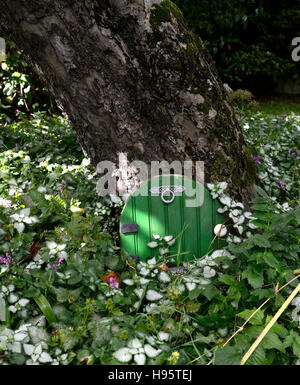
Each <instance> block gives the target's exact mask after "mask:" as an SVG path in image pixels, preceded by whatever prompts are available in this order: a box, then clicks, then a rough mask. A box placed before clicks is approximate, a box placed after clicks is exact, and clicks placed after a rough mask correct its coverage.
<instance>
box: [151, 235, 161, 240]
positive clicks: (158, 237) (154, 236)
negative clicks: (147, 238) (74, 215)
mask: <svg viewBox="0 0 300 385" xmlns="http://www.w3.org/2000/svg"><path fill="white" fill-rule="evenodd" d="M152 236H153V238H154V239H160V235H158V234H152Z"/></svg>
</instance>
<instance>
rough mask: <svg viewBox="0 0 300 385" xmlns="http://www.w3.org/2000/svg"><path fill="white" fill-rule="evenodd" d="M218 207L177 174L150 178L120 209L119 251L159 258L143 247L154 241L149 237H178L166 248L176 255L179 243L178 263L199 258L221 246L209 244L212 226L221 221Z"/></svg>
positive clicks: (203, 191)
mask: <svg viewBox="0 0 300 385" xmlns="http://www.w3.org/2000/svg"><path fill="white" fill-rule="evenodd" d="M219 207H221V205H220V204H219V203H218V202H217V201H216V200H213V199H212V197H211V195H210V193H209V192H208V191H207V190H206V189H205V188H204V187H203V185H202V184H200V183H197V182H195V181H192V180H190V179H188V178H185V177H183V176H181V175H164V176H159V177H154V178H152V179H150V180H148V181H147V182H144V183H143V184H142V185H141V186H140V188H139V189H138V190H136V191H135V192H134V193H132V194H131V196H130V197H129V199H128V201H127V203H126V205H125V207H124V209H123V212H122V215H121V221H120V237H121V248H122V249H123V250H124V251H127V252H128V253H129V254H130V255H135V256H138V257H139V258H140V259H141V260H146V259H147V258H148V257H153V256H157V255H159V249H158V248H155V249H152V248H149V247H148V246H147V243H149V242H151V241H153V240H154V238H153V234H159V235H160V236H166V235H173V236H174V237H177V236H178V235H180V237H178V238H177V241H176V242H175V244H174V245H173V246H172V247H171V248H170V251H171V254H177V252H178V248H179V244H180V252H181V253H182V254H181V260H192V259H194V258H195V257H196V258H202V257H203V256H204V255H206V253H207V252H208V250H210V251H211V250H214V249H217V248H220V247H222V246H223V245H224V243H225V242H224V241H223V240H222V241H221V243H220V241H219V240H218V239H215V240H214V241H213V239H214V238H215V234H214V231H213V230H214V227H215V225H217V224H221V223H224V221H225V217H224V215H221V214H219V213H218V212H217V209H218V208H219ZM179 238H180V239H181V240H180V241H179Z"/></svg>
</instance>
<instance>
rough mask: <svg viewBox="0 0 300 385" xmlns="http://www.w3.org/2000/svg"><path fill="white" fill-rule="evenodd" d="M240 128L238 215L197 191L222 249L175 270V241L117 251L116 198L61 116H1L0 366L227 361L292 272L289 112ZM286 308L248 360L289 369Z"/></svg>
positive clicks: (294, 157)
mask: <svg viewBox="0 0 300 385" xmlns="http://www.w3.org/2000/svg"><path fill="white" fill-rule="evenodd" d="M240 120H241V123H242V126H243V130H244V134H245V137H246V140H247V142H248V144H249V149H250V151H251V155H252V158H253V162H254V163H256V167H257V168H258V173H259V177H260V181H261V182H260V183H261V187H257V190H258V193H259V197H257V198H255V200H254V201H253V206H252V209H251V210H246V209H245V208H244V206H243V205H242V204H241V203H239V202H234V201H233V200H232V199H230V198H229V197H228V196H227V195H226V188H227V183H226V182H225V181H224V182H222V183H220V184H218V185H208V188H209V189H210V190H211V193H212V196H213V198H214V199H219V201H220V202H221V203H222V205H223V208H222V209H221V210H222V211H223V212H225V213H226V214H227V215H228V221H227V222H226V226H227V228H228V230H229V234H228V238H227V241H228V247H227V248H226V249H221V250H216V251H214V252H211V251H209V250H208V252H207V254H206V255H197V256H196V257H197V258H195V260H194V261H193V262H189V263H184V264H183V266H182V267H181V269H180V270H179V271H178V272H177V273H176V272H172V271H171V270H170V269H169V267H170V266H171V265H176V260H175V259H173V257H172V256H170V253H169V251H168V248H169V247H170V246H171V245H172V244H173V243H174V242H175V244H178V241H179V238H178V237H177V236H178V234H170V235H169V236H167V237H162V236H161V235H160V234H153V241H152V242H150V243H149V245H148V246H149V250H150V248H151V247H157V248H159V250H160V251H161V252H160V255H161V256H160V257H158V258H152V259H148V260H147V261H146V262H136V261H135V260H133V259H132V258H130V256H129V255H126V254H125V253H124V252H122V251H121V250H120V248H119V244H118V219H119V214H120V210H121V208H122V205H123V203H122V201H116V200H115V201H114V202H113V201H112V200H111V199H108V198H106V199H99V198H98V197H97V195H96V182H97V178H96V174H95V170H94V169H93V167H92V166H91V165H90V162H89V160H88V159H86V158H84V157H83V155H82V153H81V150H80V148H79V146H78V144H77V142H76V140H75V138H74V135H73V133H72V131H71V129H70V128H69V126H68V125H67V124H66V122H65V120H64V118H61V117H58V116H53V117H49V116H48V115H47V114H46V113H43V112H39V113H33V114H31V116H30V119H28V118H27V115H26V114H24V113H22V112H20V113H19V115H18V117H17V120H15V121H11V120H10V119H9V118H8V117H7V115H5V114H2V115H1V135H0V146H1V155H0V175H1V184H0V197H1V201H0V256H1V259H0V268H1V270H0V322H1V326H0V363H1V364H6V363H10V364H63V365H64V364H70V363H72V364H120V363H126V364H207V363H211V364H215V365H218V364H239V363H240V361H241V358H242V356H243V354H244V353H245V352H246V351H247V350H248V348H249V347H250V345H251V344H252V342H253V341H254V340H255V339H256V338H257V336H258V335H259V333H260V332H261V331H262V330H263V328H264V326H265V325H266V324H267V323H268V321H269V320H270V319H271V317H272V316H273V315H274V314H275V312H276V310H277V309H278V308H279V307H280V305H281V303H282V302H283V301H284V299H285V298H286V297H287V296H288V294H289V293H290V292H291V290H292V289H293V288H294V287H295V286H296V284H297V280H294V281H293V282H291V283H290V284H288V285H287V286H286V287H285V288H284V289H283V290H281V291H278V289H280V288H281V287H282V286H283V285H285V284H286V283H287V282H289V281H291V280H292V279H293V278H294V277H296V276H297V275H298V274H299V243H300V232H299V224H300V211H299V210H300V209H299V174H298V173H299V153H298V152H297V151H298V150H297V149H298V148H299V144H298V142H297V141H298V140H299V131H300V118H299V116H297V115H293V114H290V115H289V116H282V117H276V116H269V115H263V114H261V113H257V114H253V113H252V114H250V113H247V112H245V111H241V112H240ZM262 187H263V189H262ZM268 298H271V299H270V300H269V301H268V303H267V304H266V305H265V306H264V307H262V308H261V309H260V310H259V311H258V312H257V313H256V314H255V316H254V317H252V318H251V319H250V321H249V322H248V323H247V324H246V325H245V327H244V328H243V330H242V331H240V332H239V333H238V334H237V335H236V336H235V338H234V339H232V340H231V341H230V342H229V343H228V344H227V345H226V346H225V347H223V346H224V344H225V343H226V341H227V340H228V339H229V338H230V336H231V335H232V334H233V333H234V332H235V331H236V330H237V329H238V327H239V326H241V325H242V324H243V323H244V322H245V321H246V320H247V319H248V318H249V317H250V316H251V314H252V313H253V312H254V311H255V310H256V309H257V308H258V307H259V306H260V305H261V304H262V303H263V302H264V301H265V300H266V299H268ZM299 313H300V297H299V296H297V297H296V298H295V299H294V300H293V302H292V304H291V306H290V307H289V308H288V310H287V311H286V312H285V314H284V317H282V319H279V321H278V322H277V323H276V324H275V326H274V327H273V328H272V329H271V331H270V332H269V333H268V334H267V336H266V337H265V338H264V340H263V341H262V343H261V344H260V345H259V347H258V348H257V349H256V351H255V352H254V354H253V355H252V356H251V358H250V359H249V360H248V362H247V364H264V365H271V364H296V363H299V362H300V361H299V360H300V336H299Z"/></svg>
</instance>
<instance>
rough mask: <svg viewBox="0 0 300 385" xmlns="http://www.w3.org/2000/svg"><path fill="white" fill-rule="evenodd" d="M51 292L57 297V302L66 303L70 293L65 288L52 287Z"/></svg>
mask: <svg viewBox="0 0 300 385" xmlns="http://www.w3.org/2000/svg"><path fill="white" fill-rule="evenodd" d="M51 291H52V292H53V293H54V294H55V295H56V299H57V302H60V303H63V302H66V301H67V300H68V298H69V291H68V290H67V289H65V288H64V287H54V286H51Z"/></svg>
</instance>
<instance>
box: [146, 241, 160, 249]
mask: <svg viewBox="0 0 300 385" xmlns="http://www.w3.org/2000/svg"><path fill="white" fill-rule="evenodd" d="M147 246H148V247H150V248H151V249H154V248H155V247H157V246H158V243H157V242H155V241H152V242H149V243H147Z"/></svg>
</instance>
